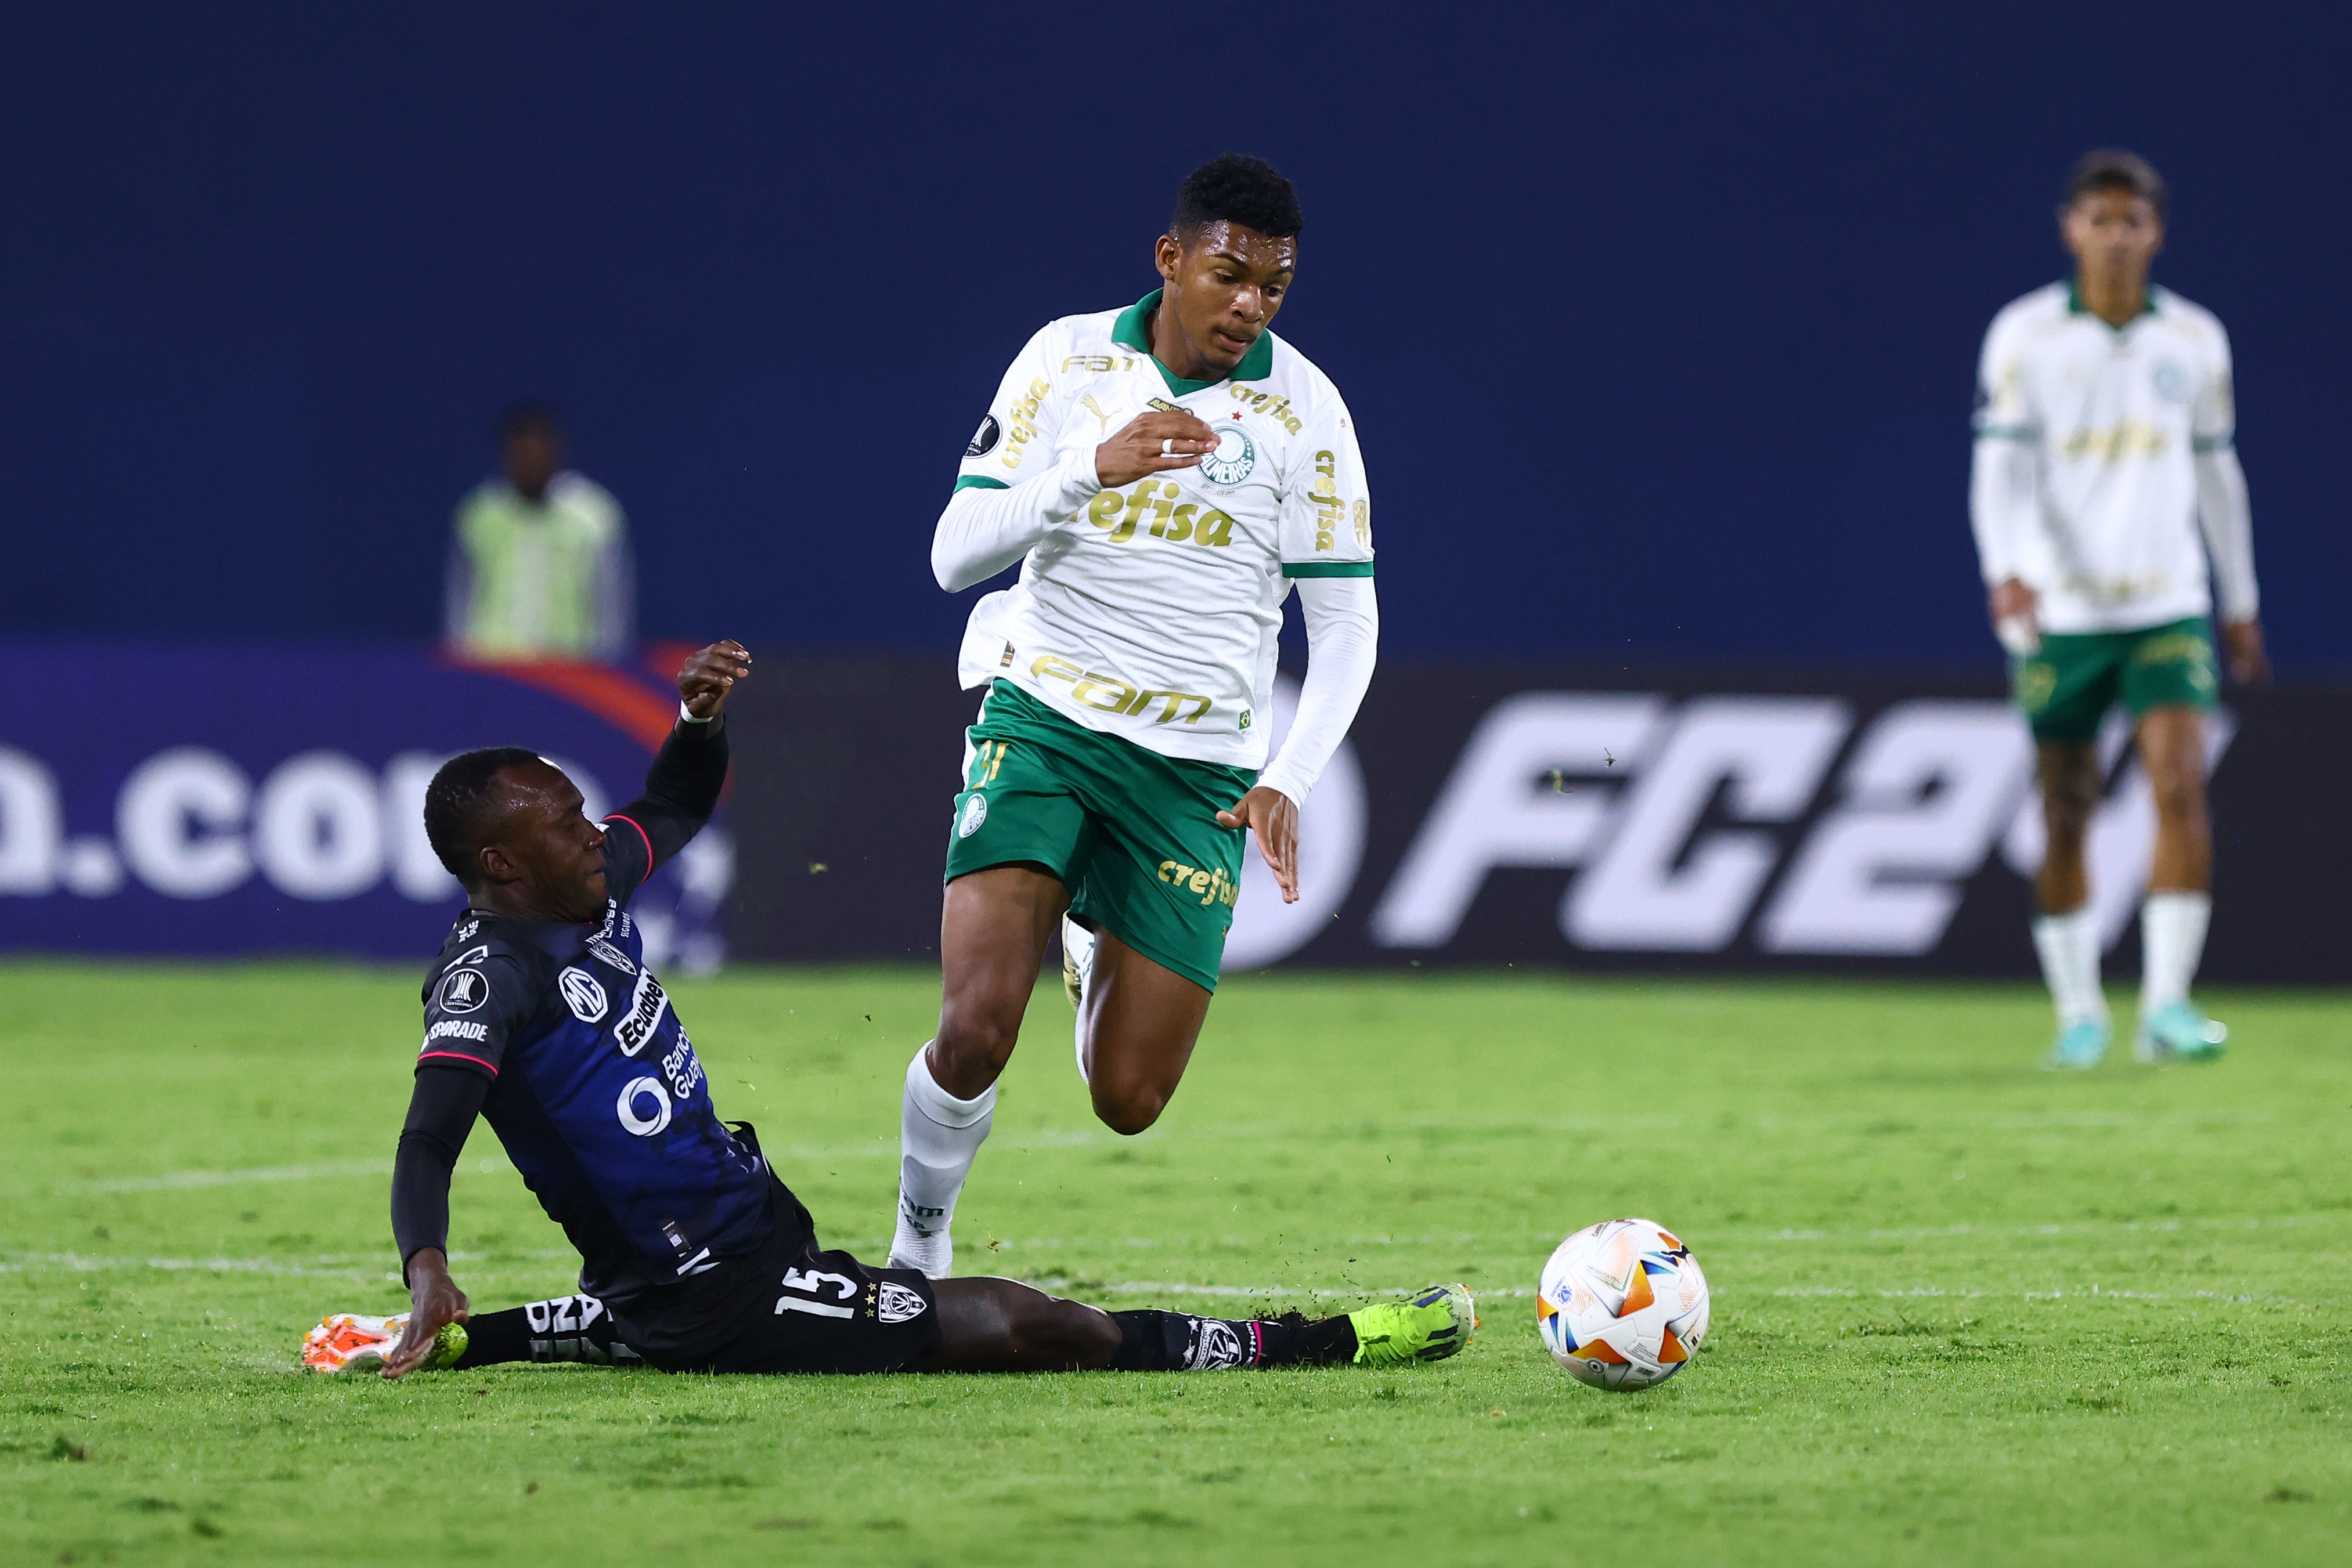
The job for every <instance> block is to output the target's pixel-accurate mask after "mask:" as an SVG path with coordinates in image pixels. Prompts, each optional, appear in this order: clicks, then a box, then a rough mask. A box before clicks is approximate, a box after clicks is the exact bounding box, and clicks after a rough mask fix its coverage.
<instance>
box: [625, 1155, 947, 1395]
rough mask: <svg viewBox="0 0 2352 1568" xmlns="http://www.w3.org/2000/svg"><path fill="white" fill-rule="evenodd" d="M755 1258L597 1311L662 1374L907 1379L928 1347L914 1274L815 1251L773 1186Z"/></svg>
mask: <svg viewBox="0 0 2352 1568" xmlns="http://www.w3.org/2000/svg"><path fill="white" fill-rule="evenodd" d="M771 1197H772V1201H773V1206H774V1207H773V1212H774V1216H775V1220H776V1224H775V1228H774V1229H773V1230H772V1231H771V1232H770V1234H769V1239H768V1240H767V1242H766V1243H765V1244H764V1245H762V1246H761V1248H760V1249H759V1250H758V1251H756V1252H753V1253H751V1254H748V1255H746V1256H744V1257H741V1258H730V1259H728V1260H725V1261H724V1262H722V1263H720V1264H719V1267H718V1268H716V1269H712V1270H709V1271H708V1272H706V1273H702V1274H698V1275H696V1276H695V1277H694V1278H693V1279H691V1280H688V1281H685V1282H684V1283H682V1284H681V1285H679V1286H677V1287H676V1288H675V1289H672V1290H666V1291H661V1292H659V1293H658V1294H652V1295H647V1296H644V1297H639V1298H636V1299H635V1300H632V1301H607V1302H606V1303H605V1305H606V1307H607V1308H608V1309H609V1310H610V1311H611V1312H612V1314H613V1326H614V1328H615V1329H616V1330H617V1331H618V1332H619V1334H620V1338H621V1340H622V1342H623V1343H625V1344H627V1345H629V1346H631V1347H632V1348H633V1349H635V1350H636V1351H637V1352H638V1354H642V1355H643V1356H644V1357H645V1358H646V1360H647V1361H649V1362H651V1363H652V1364H654V1365H656V1366H657V1367H659V1368H661V1369H662V1370H663V1371H664V1372H753V1373H783V1372H914V1371H919V1370H920V1369H921V1367H922V1365H923V1364H924V1363H925V1362H927V1361H929V1359H930V1356H931V1353H932V1352H933V1351H935V1350H937V1349H938V1348H939V1344H940V1311H939V1297H938V1295H937V1293H936V1292H935V1291H933V1290H932V1287H931V1281H929V1279H927V1278H925V1277H924V1275H923V1274H922V1272H921V1270H915V1269H877V1268H875V1267H873V1266H872V1265H870V1264H866V1263H861V1262H859V1261H858V1260H856V1259H855V1258H853V1257H851V1256H850V1255H849V1254H848V1253H846V1252H827V1251H823V1250H820V1249H819V1248H818V1247H817V1244H816V1233H815V1227H814V1224H812V1223H811V1221H810V1219H809V1214H808V1210H807V1209H806V1208H804V1207H802V1206H801V1202H800V1200H799V1199H798V1198H796V1197H793V1195H792V1192H791V1190H790V1189H789V1188H787V1187H786V1186H784V1185H783V1183H782V1182H781V1181H779V1182H777V1183H775V1185H774V1187H773V1189H772V1194H771Z"/></svg>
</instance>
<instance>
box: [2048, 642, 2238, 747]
mask: <svg viewBox="0 0 2352 1568" xmlns="http://www.w3.org/2000/svg"><path fill="white" fill-rule="evenodd" d="M2009 682H2010V690H2011V692H2012V693H2014V694H2015V695H2016V697H2017V706H2020V707H2021V708H2023V709H2024V710H2025V716H2026V718H2027V720H2028V721H2029V722H2031V723H2032V726H2033V738H2034V739H2036V740H2090V739H2093V738H2094V737H2096V736H2097V735H2098V733H2099V724H2100V721H2101V720H2103V719H2105V717H2106V716H2107V710H2108V709H2109V708H2111V707H2113V706H2115V705H2116V701H2117V700H2118V699H2120V700H2121V701H2122V703H2123V705H2124V707H2125V710H2126V711H2127V712H2128V713H2129V714H2130V715H2131V716H2132V717H2134V718H2138V717H2139V716H2141V715H2143V714H2145V713H2147V710H2148V709H2150V708H2152V707H2166V706H2176V705H2186V706H2190V707H2211V706H2213V695H2214V692H2215V689H2216V686H2217V676H2216V674H2215V666H2214V663H2213V632H2212V629H2211V628H2210V626H2208V625H2207V624H2206V622H2205V621H2204V620H2203V618H2202V617H2199V618H2196V619H2193V620H2189V621H2175V622H2170V623H2169V624H2168V625H2163V626H2149V627H2145V628H2143V629H2142V630H2140V631H2137V632H2060V633H2055V634H2050V635H2045V636H2043V638H2042V651H2041V652H2040V653H2036V654H2035V655H2034V656H2033V657H2032V658H2031V659H2012V660H2011V661H2010V669H2009Z"/></svg>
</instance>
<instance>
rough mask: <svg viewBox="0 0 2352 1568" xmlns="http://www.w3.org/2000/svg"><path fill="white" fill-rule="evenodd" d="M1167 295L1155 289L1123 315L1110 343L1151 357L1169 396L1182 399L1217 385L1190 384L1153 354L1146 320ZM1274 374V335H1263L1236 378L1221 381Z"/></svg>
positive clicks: (1250, 379) (1236, 369) (1235, 373)
mask: <svg viewBox="0 0 2352 1568" xmlns="http://www.w3.org/2000/svg"><path fill="white" fill-rule="evenodd" d="M1166 292H1167V290H1166V289H1164V288H1155V289H1153V290H1152V291H1151V292H1150V293H1149V294H1147V295H1145V296H1144V297H1143V298H1140V299H1139V300H1137V301H1136V302H1135V303H1134V304H1132V305H1130V306H1129V307H1128V308H1126V309H1124V310H1122V311H1120V312H1119V313H1118V320H1117V321H1116V322H1114V323H1113V324H1112V326H1111V329H1110V340H1111V341H1112V342H1114V343H1117V344H1118V346H1119V347H1120V348H1122V349H1133V350H1136V351H1137V352H1139V353H1141V354H1143V355H1146V356H1147V357H1149V358H1150V361H1151V368H1152V369H1153V370H1155V371H1159V372H1160V380H1161V381H1164V382H1167V383H1168V395H1169V396H1171V397H1182V396H1184V395H1185V394H1186V393H1188V392H1200V391H1202V390H1203V389H1204V388H1208V387H1213V386H1215V385H1216V384H1217V382H1216V381H1207V382H1188V381H1186V380H1185V379H1184V378H1183V377H1182V376H1180V375H1178V374H1177V373H1176V372H1175V371H1171V370H1170V369H1169V368H1168V367H1167V366H1166V365H1163V364H1161V363H1160V357H1159V356H1158V355H1156V354H1153V353H1152V352H1151V335H1150V333H1148V332H1146V331H1145V330H1144V329H1143V319H1144V318H1145V317H1146V316H1149V315H1150V314H1151V313H1152V312H1153V311H1154V310H1157V309H1158V308H1160V296H1161V295H1162V294H1165V293H1166ZM1273 373H1274V337H1273V335H1272V334H1271V333H1266V332H1261V333H1259V334H1258V339H1257V341H1256V342H1255V343H1252V344H1251V345H1250V348H1249V352H1248V353H1246V354H1244V355H1243V356H1242V362H1241V363H1240V364H1238V365H1235V366H1234V370H1233V374H1231V375H1229V376H1220V377H1218V378H1217V381H1234V382H1262V381H1264V380H1265V378H1266V377H1268V376H1270V375H1272V374H1273Z"/></svg>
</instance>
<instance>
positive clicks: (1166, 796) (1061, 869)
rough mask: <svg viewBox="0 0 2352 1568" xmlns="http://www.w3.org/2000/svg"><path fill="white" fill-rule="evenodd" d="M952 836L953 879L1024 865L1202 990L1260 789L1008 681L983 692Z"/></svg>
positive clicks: (1237, 774) (1083, 919)
mask: <svg viewBox="0 0 2352 1568" xmlns="http://www.w3.org/2000/svg"><path fill="white" fill-rule="evenodd" d="M965 735H966V737H968V738H969V740H970V741H971V764H970V766H969V768H967V769H966V772H965V776H964V783H965V785H966V786H967V787H966V788H965V789H964V790H963V792H962V793H961V794H959V795H958V796H957V797H956V798H955V815H954V817H953V819H952V826H951V827H950V830H949V837H948V870H947V880H948V881H949V882H953V881H954V880H955V879H956V878H958V877H960V876H965V875H969V874H970V873H972V872H976V871H986V870H987V869H988V868H989V867H991V866H999V865H1013V864H1015V863H1019V862H1030V863H1034V864H1036V865H1041V866H1043V867H1045V869H1046V870H1047V871H1049V872H1052V873H1054V874H1055V876H1057V877H1060V878H1061V879H1062V882H1063V883H1064V884H1065V885H1066V886H1067V887H1068V888H1069V890H1070V916H1071V918H1072V919H1074V920H1076V922H1077V923H1078V924H1079V925H1084V926H1086V927H1087V928H1088V929H1090V930H1107V931H1108V932H1110V933H1111V934H1112V935H1113V936H1117V937H1118V939H1119V940H1120V941H1122V942H1124V943H1126V944H1127V945H1128V946H1130V947H1132V948H1134V949H1135V950H1136V951H1137V952H1139V953H1140V954H1142V955H1143V956H1145V957H1147V958H1150V960H1151V961H1152V962H1154V963H1156V964H1160V965H1162V966H1164V967H1167V968H1171V969H1173V970H1175V971H1176V973H1178V974H1180V975H1181V976H1183V977H1185V978H1186V979H1188V980H1191V981H1192V982H1193V983H1194V984H1195V985H1198V986H1202V987H1204V988H1207V989H1209V990H1212V991H1213V990H1215V989H1216V988H1217V968H1218V966H1219V964H1220V963H1221V962H1222V961H1223V957H1224V952H1225V933H1226V932H1228V931H1230V930H1231V929H1233V924H1234V901H1235V900H1236V899H1237V898H1238V897H1239V896H1240V894H1241V885H1240V879H1241V872H1242V840H1243V838H1244V831H1243V830H1241V829H1239V828H1221V827H1219V826H1218V825H1217V813H1218V812H1219V811H1223V810H1229V809H1230V808H1231V807H1232V806H1233V804H1234V802H1235V801H1237V800H1240V799H1241V798H1242V797H1243V796H1244V795H1245V794H1247V793H1248V792H1249V789H1250V786H1251V785H1253V784H1255V783H1256V782H1257V775H1256V774H1255V773H1253V772H1251V771H1250V770H1249V769H1248V768H1227V767H1225V766H1223V764H1220V763H1215V762H1190V761H1187V760H1185V759H1184V758H1180V757H1162V756H1161V755H1160V753H1158V752H1156V751H1151V750H1148V749H1147V748H1145V747H1140V746H1138V745H1136V744H1135V743H1134V742H1133V741H1131V740H1121V739H1120V738H1119V737H1117V736H1115V735H1101V734H1097V732H1096V731H1094V730H1091V729H1088V728H1087V727H1085V726H1084V725H1080V724H1076V723H1074V722H1073V721H1071V720H1069V719H1066V718H1064V717H1063V716H1061V715H1060V714H1057V713H1055V711H1054V710H1053V709H1052V708H1049V707H1047V706H1045V704H1044V703H1041V702H1039V701H1038V700H1037V699H1036V698H1034V697H1033V696H1031V695H1029V694H1028V693H1026V692H1024V691H1023V690H1021V688H1020V687H1018V686H1015V685H1012V684H1011V683H1010V682H1006V681H999V682H997V683H996V684H995V685H992V686H991V687H989V690H988V696H987V699H986V700H985V701H983V702H982V704H981V708H980V721H979V722H978V723H977V724H975V725H973V726H972V727H971V729H969V730H967V731H966V732H965Z"/></svg>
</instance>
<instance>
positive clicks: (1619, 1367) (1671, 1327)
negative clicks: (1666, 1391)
mask: <svg viewBox="0 0 2352 1568" xmlns="http://www.w3.org/2000/svg"><path fill="white" fill-rule="evenodd" d="M1536 1326H1537V1327H1538V1329H1539V1330H1540V1331H1541V1332H1542V1333H1543V1341H1544V1348H1545V1349H1547V1350H1549V1351H1550V1352H1551V1355H1552V1359H1553V1360H1554V1361H1557V1362H1559V1364H1561V1365H1562V1366H1564V1367H1566V1368H1568V1370H1569V1371H1570V1372H1572V1373H1574V1374H1575V1375H1577V1376H1578V1377H1579V1378H1580V1379H1581V1380H1582V1381H1584V1382H1586V1383H1590V1384H1591V1385H1593V1386H1594V1387H1595V1388H1616V1389H1630V1388H1647V1387H1649V1386H1650V1385H1652V1384H1654V1383H1664V1381H1665V1380H1666V1379H1667V1378H1669V1377H1672V1376H1673V1375H1675V1373H1677V1372H1680V1371H1681V1370H1682V1368H1683V1364H1684V1363H1685V1362H1686V1361H1688V1360H1689V1359H1690V1358H1691V1356H1692V1354H1694V1353H1695V1352H1696V1350H1697V1349H1698V1343H1699V1341H1700V1340H1702V1339H1704V1338H1706V1275H1705V1274H1703V1273H1701V1272H1700V1271H1699V1267H1698V1260H1697V1259H1696V1258H1694V1257H1692V1256H1691V1255H1690V1249H1689V1248H1687V1247H1685V1246H1684V1245H1683V1244H1682V1243H1681V1242H1680V1241H1678V1240H1676V1239H1675V1238H1674V1236H1673V1235H1672V1234H1671V1233H1670V1232H1668V1231H1665V1230H1662V1229H1660V1228H1658V1227H1657V1226H1655V1225H1653V1224H1652V1223H1651V1222H1650V1221H1648V1220H1646V1219H1604V1220H1602V1221H1601V1223H1600V1224H1598V1225H1595V1226H1591V1227H1589V1228H1585V1229H1583V1230H1580V1231H1578V1232H1577V1233H1576V1234H1575V1235H1573V1236H1571V1237H1570V1238H1569V1239H1567V1240H1565V1241H1563V1242H1561V1243H1560V1244H1559V1249H1557V1250H1556V1251H1554V1252H1553V1253H1552V1255H1551V1260H1550V1261H1549V1262H1548V1263H1546V1264H1545V1265H1544V1268H1543V1278H1542V1280H1541V1281H1539V1282H1538V1284H1537V1287H1536Z"/></svg>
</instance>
